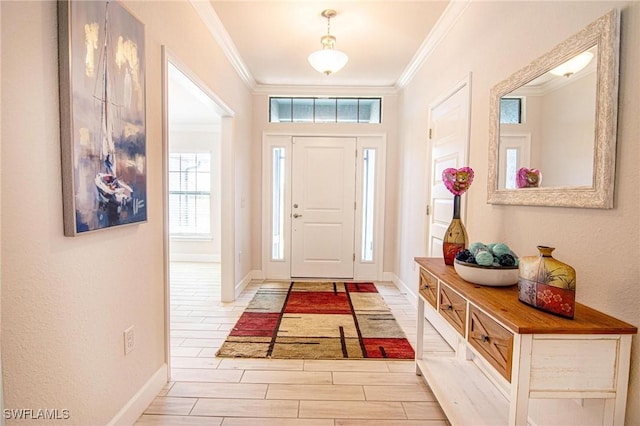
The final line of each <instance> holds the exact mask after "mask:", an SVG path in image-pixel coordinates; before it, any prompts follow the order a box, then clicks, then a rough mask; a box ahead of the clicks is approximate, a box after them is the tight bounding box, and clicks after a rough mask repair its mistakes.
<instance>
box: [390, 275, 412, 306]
mask: <svg viewBox="0 0 640 426" xmlns="http://www.w3.org/2000/svg"><path fill="white" fill-rule="evenodd" d="M383 274H384V280H385V281H391V282H392V283H394V284H395V285H396V287H398V289H400V291H401V292H402V293H406V294H407V298H408V299H409V301H410V302H411V304H412V305H413V306H415V307H417V306H418V295H417V294H416V291H415V289H414V288H412V287H410V286H408V285H407V284H406V283H405V282H404V281H402V280H401V279H400V278H399V277H398V276H397V275H396V274H395V273H393V272H384V273H383Z"/></svg>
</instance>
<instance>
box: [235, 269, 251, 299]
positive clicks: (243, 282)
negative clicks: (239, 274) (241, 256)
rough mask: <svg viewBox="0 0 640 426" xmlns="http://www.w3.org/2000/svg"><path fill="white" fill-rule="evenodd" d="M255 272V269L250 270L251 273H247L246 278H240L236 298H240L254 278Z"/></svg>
mask: <svg viewBox="0 0 640 426" xmlns="http://www.w3.org/2000/svg"><path fill="white" fill-rule="evenodd" d="M254 272H255V271H249V273H248V274H247V275H245V276H244V278H242V280H240V282H239V283H236V298H238V297H239V296H240V293H242V291H243V290H244V289H245V288H246V287H247V285H248V284H249V283H250V282H251V280H252V279H253V273H254Z"/></svg>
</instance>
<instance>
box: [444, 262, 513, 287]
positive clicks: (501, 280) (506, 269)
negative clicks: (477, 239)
mask: <svg viewBox="0 0 640 426" xmlns="http://www.w3.org/2000/svg"><path fill="white" fill-rule="evenodd" d="M453 268H454V269H455V270H456V272H457V273H458V275H459V276H460V278H462V279H463V280H465V281H469V282H470V283H473V284H480V285H486V286H494V287H503V286H510V285H513V284H517V283H518V266H517V265H514V266H495V265H491V266H482V265H478V264H476V263H467V262H462V261H460V260H458V259H456V260H454V262H453Z"/></svg>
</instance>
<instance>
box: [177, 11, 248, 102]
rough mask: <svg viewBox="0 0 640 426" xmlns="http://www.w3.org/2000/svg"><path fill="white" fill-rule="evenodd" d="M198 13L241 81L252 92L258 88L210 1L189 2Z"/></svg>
mask: <svg viewBox="0 0 640 426" xmlns="http://www.w3.org/2000/svg"><path fill="white" fill-rule="evenodd" d="M189 1H190V3H191V5H192V6H193V8H194V9H195V10H196V13H197V14H198V16H199V17H200V19H202V22H204V24H205V25H206V26H207V29H208V30H209V32H210V33H211V35H213V38H214V39H215V40H216V41H217V42H218V44H219V45H220V47H221V48H222V51H223V52H224V54H225V56H226V57H227V59H228V60H229V62H231V65H232V66H233V68H234V69H235V70H236V72H237V73H238V76H239V77H240V79H241V80H242V81H243V82H244V83H245V84H246V85H247V87H248V88H249V89H250V90H253V88H254V87H255V86H256V81H255V79H254V78H253V76H252V75H251V73H250V72H249V68H247V66H246V65H245V63H244V61H243V60H242V58H241V57H240V53H238V49H237V48H236V45H235V44H234V43H233V40H231V37H230V36H229V33H227V30H225V28H224V25H222V21H220V18H219V17H218V15H217V14H216V12H215V10H214V9H213V6H212V5H211V3H210V2H209V1H208V0H189Z"/></svg>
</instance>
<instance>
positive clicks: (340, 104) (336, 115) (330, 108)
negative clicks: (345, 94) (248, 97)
mask: <svg viewBox="0 0 640 426" xmlns="http://www.w3.org/2000/svg"><path fill="white" fill-rule="evenodd" d="M381 107H382V98H313V97H304V98H302V97H300V98H297V97H296V98H293V97H290V98H287V97H270V98H269V122H271V123H369V124H379V123H380V122H381V121H382V116H381V110H382V108H381Z"/></svg>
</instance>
